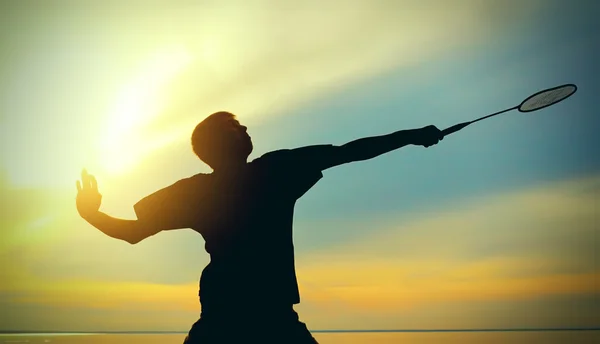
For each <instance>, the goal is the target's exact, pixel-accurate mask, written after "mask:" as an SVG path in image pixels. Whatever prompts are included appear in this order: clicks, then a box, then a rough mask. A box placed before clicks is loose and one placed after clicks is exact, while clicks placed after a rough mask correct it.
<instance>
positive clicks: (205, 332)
mask: <svg viewBox="0 0 600 344" xmlns="http://www.w3.org/2000/svg"><path fill="white" fill-rule="evenodd" d="M244 313H245V314H244V315H243V316H242V315H238V314H235V312H233V314H232V313H230V314H228V315H227V316H218V317H211V316H208V315H206V314H202V315H201V316H200V319H198V321H196V322H195V323H194V325H192V328H191V329H190V331H189V332H188V335H187V336H186V337H185V340H184V342H183V343H184V344H237V343H256V344H275V343H277V344H318V343H317V341H316V340H315V339H314V338H313V336H312V335H311V333H310V331H309V330H308V328H307V327H306V324H304V323H303V322H301V321H299V319H298V314H297V313H296V312H295V311H294V310H293V309H291V310H287V311H285V312H280V313H276V314H268V315H266V314H257V313H256V312H244ZM261 313H263V312H261Z"/></svg>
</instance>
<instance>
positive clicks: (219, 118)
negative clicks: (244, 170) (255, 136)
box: [192, 111, 252, 169]
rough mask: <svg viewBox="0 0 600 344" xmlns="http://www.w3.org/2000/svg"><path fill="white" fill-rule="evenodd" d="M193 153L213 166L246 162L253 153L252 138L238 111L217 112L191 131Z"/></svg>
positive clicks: (219, 166)
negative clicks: (239, 119) (239, 118)
mask: <svg viewBox="0 0 600 344" xmlns="http://www.w3.org/2000/svg"><path fill="white" fill-rule="evenodd" d="M192 148H193V150H194V153H196V155H197V156H198V157H199V158H200V160H202V161H204V162H205V163H206V164H207V165H209V166H210V167H212V168H213V169H219V168H221V167H225V166H231V165H237V164H240V163H242V162H243V163H245V162H246V160H247V159H248V156H249V155H250V153H252V140H251V139H250V136H249V135H248V133H247V132H246V127H245V126H243V125H241V124H240V122H238V120H237V119H236V118H235V115H233V114H232V113H229V112H226V111H219V112H215V113H213V114H212V115H210V116H208V117H207V118H206V119H204V120H203V121H202V122H200V123H199V124H198V125H197V126H196V128H195V129H194V132H193V133H192Z"/></svg>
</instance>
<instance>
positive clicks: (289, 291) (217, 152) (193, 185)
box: [77, 112, 443, 344]
mask: <svg viewBox="0 0 600 344" xmlns="http://www.w3.org/2000/svg"><path fill="white" fill-rule="evenodd" d="M442 137H443V135H442V133H441V131H440V130H439V129H437V128H436V127H434V126H427V127H424V128H420V129H412V130H403V131H398V132H395V133H392V134H389V135H384V136H376V137H368V138H363V139H359V140H356V141H352V142H349V143H346V144H344V145H342V146H335V145H315V146H307V147H302V148H297V149H283V150H278V151H273V152H270V153H267V154H265V155H263V156H261V157H260V158H257V159H255V160H253V161H252V162H247V158H248V156H249V155H250V153H251V152H252V141H251V139H250V136H249V135H248V134H247V132H246V127H244V126H242V125H240V123H239V122H238V121H237V120H236V118H235V116H234V115H233V114H231V113H228V112H217V113H214V114H212V115H210V116H209V117H207V118H206V119H205V120H204V121H202V122H201V123H200V124H198V126H196V128H195V130H194V132H193V134H192V147H193V150H194V152H195V153H196V155H197V156H198V157H199V158H200V159H201V160H202V161H204V162H205V163H206V164H208V165H209V166H210V167H211V168H212V169H213V173H210V174H197V175H194V176H192V177H190V178H187V179H183V180H180V181H178V182H176V183H174V184H172V185H171V186H168V187H166V188H164V189H161V190H159V191H157V192H155V193H153V194H151V195H150V196H147V197H145V198H144V199H142V200H141V201H139V202H138V203H137V204H135V205H134V210H135V213H136V215H137V220H123V219H117V218H114V217H111V216H109V215H107V214H104V213H102V212H100V211H99V207H100V201H101V195H100V194H99V193H98V188H97V184H96V180H95V178H94V177H93V176H91V175H89V174H87V172H85V171H84V172H83V173H82V181H81V182H82V183H81V184H80V182H79V181H78V182H77V189H78V194H77V209H78V211H79V214H80V215H81V217H83V218H84V219H85V220H86V221H88V222H89V223H90V224H91V225H93V226H94V227H96V228H98V229H99V230H100V231H102V232H103V233H105V234H106V235H108V236H111V237H113V238H116V239H121V240H125V241H127V242H128V243H131V244H135V243H138V242H140V241H141V240H143V239H145V238H147V237H149V236H152V235H154V234H157V233H159V232H161V231H164V230H173V229H180V228H192V229H194V230H195V231H197V232H198V233H200V234H201V235H202V237H203V238H204V240H205V248H206V251H207V252H208V253H209V254H210V263H209V264H208V265H207V266H206V268H205V269H204V271H203V272H202V276H201V278H200V292H199V296H200V304H201V314H200V319H199V320H198V321H197V322H196V323H195V324H194V325H193V326H192V328H191V330H190V331H189V333H188V336H187V337H186V339H185V343H190V344H191V343H202V344H212V343H254V342H256V343H290V344H292V343H298V344H300V343H302V344H304V343H316V341H315V340H314V338H313V337H312V336H311V334H310V332H309V331H308V329H307V328H306V325H305V324H304V323H302V322H300V321H299V319H298V315H297V313H296V312H295V311H294V308H293V306H294V304H298V303H299V302H300V297H299V293H298V285H297V281H296V273H295V267H294V246H293V243H292V222H293V213H294V205H295V203H296V201H297V200H298V199H299V198H300V197H301V196H302V195H304V193H306V192H307V191H308V190H309V189H310V188H311V187H312V186H313V185H315V183H317V181H318V180H319V179H321V178H322V177H323V174H322V172H323V171H324V170H326V169H328V168H331V167H334V166H338V165H341V164H345V163H349V162H354V161H361V160H367V159H371V158H374V157H376V156H379V155H381V154H384V153H387V152H390V151H392V150H395V149H398V148H400V147H403V146H406V145H410V144H413V145H420V146H424V147H429V146H431V145H434V144H437V143H438V142H439V140H441V139H442Z"/></svg>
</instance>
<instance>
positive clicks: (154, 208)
mask: <svg viewBox="0 0 600 344" xmlns="http://www.w3.org/2000/svg"><path fill="white" fill-rule="evenodd" d="M205 177H206V175H202V174H199V175H195V176H193V177H190V178H186V179H182V180H180V181H178V182H176V183H174V184H172V185H170V186H167V187H165V188H163V189H160V190H158V191H156V192H155V193H153V194H151V195H148V196H146V197H144V198H143V199H141V200H140V201H139V202H137V203H136V204H135V205H134V206H133V209H134V211H135V214H136V215H137V218H138V220H139V221H141V222H146V223H150V224H152V227H155V228H157V229H160V230H168V229H180V228H193V227H194V226H196V225H198V224H199V223H200V222H202V216H203V211H202V205H203V204H204V203H205V202H203V199H204V198H205V197H204V195H205V194H206V183H205V180H206V178H205Z"/></svg>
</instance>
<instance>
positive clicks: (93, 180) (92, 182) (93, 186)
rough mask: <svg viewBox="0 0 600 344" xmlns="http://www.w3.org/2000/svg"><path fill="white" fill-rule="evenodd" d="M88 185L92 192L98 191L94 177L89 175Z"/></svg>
mask: <svg viewBox="0 0 600 344" xmlns="http://www.w3.org/2000/svg"><path fill="white" fill-rule="evenodd" d="M90 185H91V187H92V190H94V191H98V181H96V177H94V176H93V175H91V174H90Z"/></svg>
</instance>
